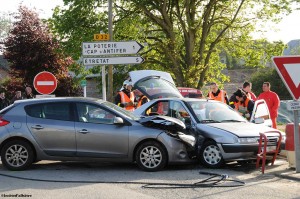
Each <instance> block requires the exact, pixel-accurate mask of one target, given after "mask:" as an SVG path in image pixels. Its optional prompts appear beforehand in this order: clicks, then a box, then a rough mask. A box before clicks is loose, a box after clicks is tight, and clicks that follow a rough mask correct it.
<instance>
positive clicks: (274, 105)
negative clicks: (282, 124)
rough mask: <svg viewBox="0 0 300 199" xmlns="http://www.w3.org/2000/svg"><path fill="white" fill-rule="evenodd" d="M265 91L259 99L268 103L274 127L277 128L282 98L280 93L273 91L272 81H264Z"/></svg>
mask: <svg viewBox="0 0 300 199" xmlns="http://www.w3.org/2000/svg"><path fill="white" fill-rule="evenodd" d="M262 90H263V92H262V93H261V94H260V95H259V96H258V98H257V99H264V100H265V101H266V103H267V105H268V108H269V111H270V116H271V120H272V127H273V128H275V129H276V128H277V122H276V119H277V116H278V108H279V106H280V99H279V97H278V95H277V94H276V93H275V92H273V91H271V84H270V82H264V83H263V87H262Z"/></svg>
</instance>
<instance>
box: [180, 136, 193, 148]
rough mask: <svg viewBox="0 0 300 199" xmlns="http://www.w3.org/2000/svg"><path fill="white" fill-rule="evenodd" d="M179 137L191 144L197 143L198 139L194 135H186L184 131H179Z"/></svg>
mask: <svg viewBox="0 0 300 199" xmlns="http://www.w3.org/2000/svg"><path fill="white" fill-rule="evenodd" d="M178 137H179V138H180V139H181V140H182V141H184V142H185V143H187V144H189V145H191V146H195V144H196V139H195V137H194V136H191V135H186V134H183V133H179V134H178Z"/></svg>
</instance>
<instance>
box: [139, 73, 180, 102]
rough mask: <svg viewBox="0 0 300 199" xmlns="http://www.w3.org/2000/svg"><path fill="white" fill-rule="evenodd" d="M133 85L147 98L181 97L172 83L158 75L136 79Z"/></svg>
mask: <svg viewBox="0 0 300 199" xmlns="http://www.w3.org/2000/svg"><path fill="white" fill-rule="evenodd" d="M135 86H136V87H137V88H138V89H139V90H140V91H141V92H143V93H144V94H145V95H146V96H147V97H148V98H149V99H155V98H162V97H163V98H164V97H178V98H180V97H182V95H181V94H180V92H179V91H178V89H177V88H176V87H175V85H174V84H172V83H170V82H168V81H166V80H164V79H162V78H159V77H151V78H148V79H143V80H141V81H138V82H137V84H136V85H135Z"/></svg>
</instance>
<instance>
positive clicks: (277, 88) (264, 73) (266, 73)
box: [250, 68, 292, 100]
mask: <svg viewBox="0 0 300 199" xmlns="http://www.w3.org/2000/svg"><path fill="white" fill-rule="evenodd" d="M250 81H251V82H252V90H253V92H254V93H256V95H257V96H258V95H259V94H260V93H261V92H262V85H263V83H264V82H270V84H271V90H272V91H274V92H276V93H277V95H278V96H279V98H280V100H290V99H292V97H291V95H290V93H289V91H288V90H287V88H286V86H285V85H284V84H283V82H282V80H281V78H280V77H279V75H278V73H277V71H276V70H275V69H274V68H271V69H270V68H265V69H260V70H258V71H257V72H256V73H254V74H253V75H252V76H251V79H250Z"/></svg>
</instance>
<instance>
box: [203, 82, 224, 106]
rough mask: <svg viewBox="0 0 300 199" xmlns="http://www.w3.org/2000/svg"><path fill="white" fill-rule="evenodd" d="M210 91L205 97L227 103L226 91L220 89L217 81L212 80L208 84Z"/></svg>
mask: <svg viewBox="0 0 300 199" xmlns="http://www.w3.org/2000/svg"><path fill="white" fill-rule="evenodd" d="M210 90H211V91H210V92H209V93H208V95H207V97H208V98H209V99H213V100H217V101H220V102H223V103H226V104H229V101H228V98H227V94H226V91H224V90H220V89H219V87H218V85H217V83H215V82H213V83H211V84H210Z"/></svg>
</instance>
